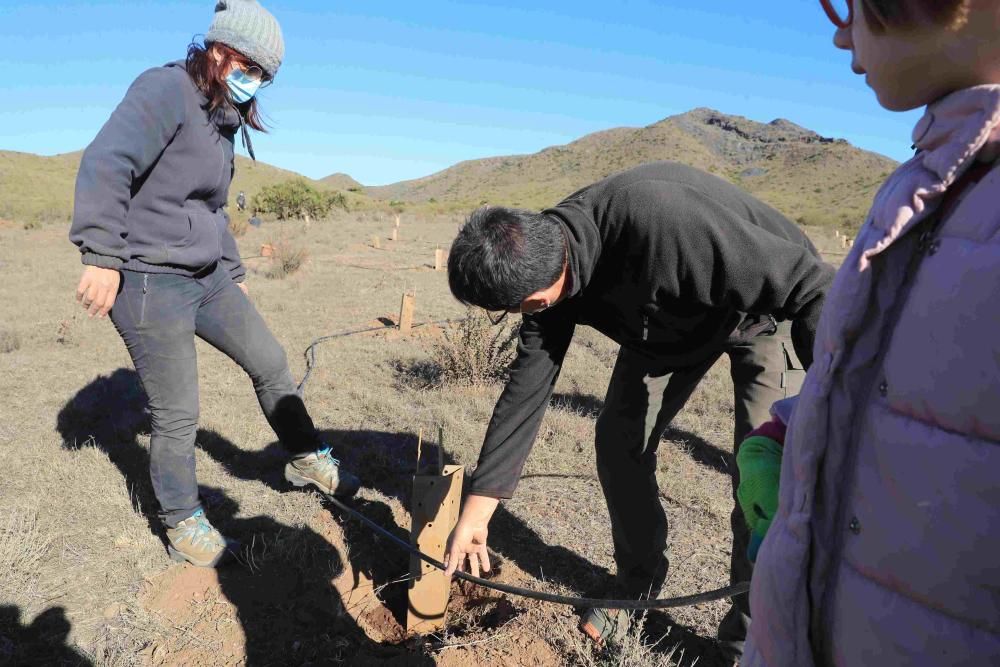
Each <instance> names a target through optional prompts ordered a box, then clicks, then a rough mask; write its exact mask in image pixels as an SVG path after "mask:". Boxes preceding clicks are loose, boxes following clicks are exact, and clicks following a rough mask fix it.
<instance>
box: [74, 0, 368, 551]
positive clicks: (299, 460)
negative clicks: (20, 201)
mask: <svg viewBox="0 0 1000 667" xmlns="http://www.w3.org/2000/svg"><path fill="white" fill-rule="evenodd" d="M284 50H285V49H284V41H283V39H282V35H281V29H280V27H279V25H278V22H277V21H276V20H275V18H274V17H273V16H272V15H271V14H270V13H268V12H267V11H266V10H265V9H264V8H263V7H261V6H260V4H258V3H257V2H256V0H220V1H219V2H218V3H217V4H216V9H215V18H214V20H213V22H212V26H211V28H210V29H209V31H208V34H207V35H206V37H205V43H204V46H202V45H199V44H192V45H191V46H190V47H189V48H188V55H187V60H186V61H179V62H174V63H170V64H168V65H165V66H163V67H156V68H153V69H151V70H148V71H146V72H144V73H143V74H142V75H141V76H139V78H138V79H136V81H135V82H134V83H133V84H132V86H131V87H130V88H129V90H128V92H127V93H126V95H125V99H124V100H123V101H122V102H121V104H120V105H119V106H118V108H117V109H116V110H115V111H114V113H113V114H112V115H111V118H110V119H109V120H108V122H107V123H106V124H105V125H104V127H103V128H102V129H101V131H100V133H99V134H98V135H97V138H96V139H94V141H93V143H91V144H90V146H89V147H88V148H87V150H86V151H85V152H84V155H83V160H82V162H81V164H80V172H79V175H78V176H77V183H76V203H75V211H74V214H73V225H72V229H71V230H70V239H71V240H72V241H73V243H75V244H76V245H77V246H78V247H79V248H80V252H81V255H82V258H83V264H84V265H85V268H84V271H83V277H82V278H81V279H80V285H79V287H78V288H77V300H78V301H80V302H81V303H82V304H83V307H84V308H86V309H87V312H88V313H89V314H90V315H91V316H94V315H97V316H99V317H104V316H105V315H107V314H108V313H109V312H110V314H111V321H112V322H114V325H115V327H116V328H117V330H118V333H119V334H120V335H121V337H122V340H123V341H124V342H125V345H126V347H127V348H128V351H129V354H130V355H131V357H132V361H133V363H134V364H135V368H136V371H137V372H138V373H139V377H140V378H141V380H142V384H143V387H144V388H145V390H146V393H147V394H148V396H149V408H150V412H151V414H152V437H151V441H150V475H151V477H152V482H153V488H154V490H155V493H156V498H157V500H158V501H159V505H160V508H159V509H160V516H161V518H162V520H163V523H164V525H165V527H166V536H167V539H168V541H169V551H170V554H171V555H172V556H173V557H174V558H175V559H179V560H186V561H188V562H191V563H193V564H195V565H199V566H214V565H216V564H217V563H219V561H220V560H221V559H222V558H223V557H224V556H225V554H226V552H227V551H228V548H227V541H226V540H225V539H224V538H223V537H222V535H220V534H219V532H218V531H217V530H216V529H215V528H213V527H212V525H211V524H210V523H209V521H208V519H207V518H206V516H205V514H204V512H203V510H202V504H201V500H200V499H199V497H198V483H197V480H196V478H195V458H194V445H195V433H196V431H197V428H198V366H197V360H196V357H195V337H196V336H197V337H199V338H201V339H203V340H205V341H206V342H208V343H210V344H211V345H213V346H214V347H216V348H218V349H219V350H221V351H222V352H224V353H225V354H226V355H228V356H229V357H231V358H232V359H233V360H234V361H236V363H238V364H239V365H240V366H242V367H243V369H244V370H246V372H247V374H249V376H250V378H251V380H252V381H253V386H254V389H255V391H256V392H257V398H258V400H259V401H260V406H261V409H262V410H263V411H264V415H265V416H266V417H267V420H268V423H269V424H270V425H271V427H272V428H273V429H274V431H275V433H276V434H277V435H278V438H279V439H280V440H281V443H282V444H283V445H284V446H285V448H286V449H287V450H288V452H289V454H290V457H291V460H290V461H289V463H288V465H286V466H285V478H286V479H287V480H288V481H289V482H291V483H292V484H294V485H295V486H304V485H312V486H315V487H316V488H318V489H320V490H322V491H324V492H326V493H336V494H345V495H349V494H353V493H355V492H356V491H357V489H358V484H359V483H358V479H357V478H356V477H355V476H353V475H351V474H350V473H348V472H346V471H344V470H342V469H341V468H340V466H339V462H338V461H337V460H336V459H335V458H333V457H332V456H331V454H330V448H329V447H328V446H326V445H325V444H323V443H322V442H321V441H320V436H319V434H318V433H317V431H316V428H315V427H314V426H313V421H312V419H311V418H310V417H309V414H308V412H307V411H306V409H305V406H304V405H303V403H302V399H301V398H300V397H299V395H298V393H297V392H296V384H295V382H294V380H293V379H292V374H291V372H290V371H289V369H288V362H287V360H286V357H285V352H284V350H283V349H282V348H281V345H280V344H279V343H278V341H277V340H275V338H274V336H273V335H272V334H271V332H270V331H269V330H268V328H267V325H266V324H265V323H264V320H263V319H262V318H261V316H260V314H259V313H258V312H257V310H256V309H255V308H254V306H253V304H252V303H251V302H250V300H249V299H248V298H247V288H246V283H245V282H244V279H245V278H246V270H245V269H244V267H243V265H242V264H241V262H240V256H239V252H238V250H237V247H236V242H235V241H234V240H233V237H232V235H231V234H230V233H229V231H228V229H227V223H228V217H227V215H226V212H225V210H224V208H223V207H224V206H225V203H226V198H227V193H228V190H229V184H230V181H231V180H232V176H233V169H234V157H233V156H234V141H235V137H236V135H237V133H240V134H242V137H243V142H244V145H245V146H246V147H247V149H248V150H249V152H250V155H251V157H252V156H253V149H252V146H251V144H250V136H249V133H248V131H247V128H250V129H254V130H262V129H263V125H262V124H261V120H260V112H259V109H258V104H257V100H256V98H255V94H256V92H257V90H258V89H259V88H260V87H262V86H265V85H267V84H269V83H271V81H272V80H273V79H274V76H275V75H276V74H277V72H278V67H279V66H280V65H281V60H282V57H283V55H284Z"/></svg>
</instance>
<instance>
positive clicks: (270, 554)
mask: <svg viewBox="0 0 1000 667" xmlns="http://www.w3.org/2000/svg"><path fill="white" fill-rule="evenodd" d="M458 222H459V218H458V217H441V218H433V219H414V218H412V217H410V216H407V215H404V216H403V222H402V228H401V230H400V235H401V240H400V241H399V242H391V241H389V240H388V236H389V231H390V228H391V226H392V222H391V216H389V215H386V214H379V213H375V212H364V213H360V214H359V213H351V214H346V213H344V214H339V216H337V217H334V218H332V219H329V220H324V221H319V222H314V223H313V224H312V225H311V226H310V227H309V228H308V229H306V228H305V227H304V226H303V225H302V224H301V223H286V224H285V225H284V227H282V226H281V225H279V224H278V223H269V224H265V226H264V227H263V228H261V229H253V228H251V229H249V230H248V231H247V232H246V234H245V235H244V236H243V237H242V238H241V239H240V245H241V247H242V249H243V254H244V255H246V256H251V255H257V254H259V250H260V246H261V245H262V244H263V243H266V242H270V241H278V240H282V239H284V240H285V241H287V242H289V243H292V244H294V245H296V246H298V247H301V248H305V249H306V250H307V251H308V258H307V260H306V262H305V264H304V265H303V266H302V267H301V268H300V269H299V270H298V271H297V272H295V273H294V274H292V275H290V276H288V277H286V278H284V279H282V280H277V279H271V278H267V277H266V274H267V271H268V268H269V267H268V266H267V264H266V262H267V260H261V259H254V260H248V263H249V264H250V265H251V267H252V270H253V273H252V274H251V275H250V278H249V283H248V284H249V287H250V291H251V297H252V299H253V300H254V302H255V303H256V305H257V307H258V308H259V309H260V310H261V312H262V313H263V314H264V316H265V317H266V319H267V320H268V321H269V323H270V325H271V327H272V329H273V330H274V332H275V334H276V335H277V336H278V338H279V339H280V340H281V342H282V343H283V344H284V345H285V348H286V350H287V351H288V353H289V357H290V361H291V366H292V369H293V372H294V373H295V374H296V375H297V376H299V377H301V376H302V374H303V372H304V362H303V358H302V351H303V350H304V349H305V348H306V346H307V345H308V344H309V342H310V341H311V340H312V339H314V338H316V337H317V336H320V335H323V334H325V333H329V332H335V331H340V330H346V329H352V328H362V327H365V326H376V325H378V324H379V323H380V322H388V321H394V320H395V319H396V318H397V314H398V308H399V301H400V295H401V294H402V293H403V292H404V291H406V290H409V291H413V292H415V293H416V298H417V321H418V322H420V321H426V320H437V319H441V318H449V317H454V318H459V317H462V316H463V315H464V314H465V311H464V309H462V308H461V307H460V306H459V305H458V304H456V303H455V302H454V301H453V300H452V298H451V297H450V295H449V293H448V290H447V286H446V279H445V274H444V273H437V272H434V271H433V270H432V264H433V257H434V253H433V250H434V248H435V247H436V246H437V245H442V246H444V247H447V244H448V242H449V241H450V239H451V238H452V237H453V235H454V233H455V230H456V225H457V223H458ZM0 225H3V226H0V275H2V276H3V279H4V294H5V301H6V305H7V313H8V316H7V317H6V318H5V321H4V323H3V324H2V325H0V377H3V378H4V381H3V382H4V390H3V399H2V402H0V413H2V414H0V469H2V470H3V471H4V479H3V483H2V484H0V663H3V662H4V660H11V659H12V658H11V657H12V656H14V655H15V654H17V655H21V656H22V657H25V658H28V659H29V660H30V661H34V662H35V663H37V664H55V663H57V662H58V661H59V660H65V661H66V662H67V664H74V662H77V663H81V664H87V663H91V662H92V663H94V664H99V665H132V664H154V665H161V664H178V665H195V666H197V665H238V664H250V665H266V664H276V665H277V664H351V665H367V664H393V665H409V664H441V665H472V664H477V665H518V664H522V665H536V664H566V663H569V664H579V665H598V664H600V665H604V664H622V665H658V664H682V665H692V664H695V663H697V664H699V665H702V666H711V665H716V664H721V663H720V662H719V660H718V658H717V656H716V654H715V648H714V644H713V642H712V641H711V639H709V638H710V637H711V636H712V635H713V633H714V628H715V626H716V624H717V622H718V620H719V619H720V617H721V615H722V614H723V613H724V610H725V608H726V605H725V604H724V603H715V604H710V605H705V606H701V607H695V608H686V609H679V610H676V611H671V612H670V613H669V614H667V613H660V612H657V613H651V614H650V615H649V616H648V618H647V619H646V623H645V631H644V632H642V633H634V634H633V635H632V636H631V637H630V638H629V640H628V642H626V644H625V645H623V646H619V647H612V648H611V649H610V650H608V651H604V652H595V651H593V650H592V649H591V648H590V647H589V646H588V645H587V644H585V643H584V641H583V640H582V639H581V637H580V636H579V635H578V633H577V632H576V631H575V625H576V616H575V615H574V613H573V611H572V610H571V609H568V608H563V607H557V606H553V605H548V604H540V603H534V602H531V601H526V600H523V599H517V598H508V597H507V596H503V595H494V594H493V593H491V592H484V591H479V590H471V591H462V590H460V589H459V588H458V586H454V587H453V596H452V604H451V613H450V628H449V631H448V632H447V633H446V634H444V635H443V636H440V637H431V638H427V641H425V642H423V643H420V642H416V643H415V642H409V643H407V642H405V641H404V637H403V635H402V629H401V627H400V624H399V620H398V619H400V618H402V617H403V615H404V614H405V610H404V600H405V595H406V583H405V580H404V578H405V576H406V574H407V568H408V565H407V558H406V557H404V556H403V555H402V554H400V553H398V552H397V551H396V550H395V549H394V548H393V547H391V546H389V545H387V544H385V543H384V542H383V541H380V540H378V539H377V538H374V537H373V536H372V535H371V534H370V533H369V532H368V531H367V530H365V529H364V528H361V527H359V526H358V525H356V524H354V523H352V522H351V521H350V520H349V519H346V518H344V517H340V516H338V515H337V513H336V512H331V511H330V510H329V509H328V508H326V507H324V505H323V503H322V502H321V501H320V498H319V497H318V496H317V495H315V494H311V493H302V492H294V491H289V490H288V489H286V488H285V486H284V484H283V481H282V477H281V469H282V465H283V458H282V455H281V453H280V450H279V448H278V446H277V445H276V443H275V438H274V435H273V434H272V432H271V431H270V430H269V428H268V427H267V424H266V423H265V421H264V419H263V417H262V416H261V415H260V413H259V411H258V408H257V405H256V402H255V398H254V395H253V392H252V390H251V387H250V383H249V380H248V379H247V378H246V376H245V375H244V374H243V373H242V371H240V369H238V368H237V367H236V366H235V365H234V364H233V363H232V362H230V360H229V359H227V358H225V357H223V356H222V355H221V354H219V353H218V352H216V351H214V350H212V349H210V348H208V347H207V346H204V345H201V347H200V348H199V354H200V357H199V361H200V377H201V405H202V419H201V430H200V432H199V435H198V445H199V447H198V451H197V464H198V470H199V480H200V483H201V485H202V493H203V495H204V498H205V501H206V505H207V512H208V514H209V516H210V517H211V519H212V520H213V522H215V524H216V525H217V526H218V527H219V528H220V529H221V530H222V531H223V532H225V533H226V534H228V535H230V536H232V537H235V538H238V539H240V540H242V542H243V544H244V551H243V553H242V556H241V560H240V562H238V563H235V564H233V565H231V566H230V567H228V568H225V569H223V570H220V571H219V572H217V573H216V572H213V571H205V570H198V569H196V568H193V567H190V566H186V565H177V564H172V563H171V562H170V561H169V560H168V558H167V556H166V553H165V551H164V548H163V545H162V544H161V542H160V539H159V537H158V535H157V534H158V531H157V530H156V529H155V526H156V520H155V515H154V503H153V499H152V496H151V490H150V486H149V481H148V475H147V461H148V458H147V447H148V443H149V436H148V430H147V424H146V418H145V416H144V414H143V405H144V399H143V395H142V392H141V389H140V388H139V387H138V384H137V381H136V376H135V374H134V372H133V371H132V370H131V365H130V362H129V359H128V356H127V355H126V352H125V348H124V346H123V344H122V343H121V341H120V340H119V338H118V336H117V335H116V334H115V332H114V330H113V327H112V326H111V324H110V322H109V321H106V320H105V321H92V320H88V319H86V318H85V317H84V316H83V315H82V313H81V312H80V311H79V310H78V307H77V306H76V304H75V303H74V301H73V290H74V288H75V285H76V281H77V279H78V276H79V272H80V264H79V261H78V259H77V253H76V251H75V249H74V248H73V247H72V246H71V245H70V244H69V243H68V242H67V241H66V238H65V233H66V230H65V229H64V227H63V226H62V225H49V226H44V227H42V228H40V229H31V230H25V229H23V227H22V225H20V224H11V223H7V224H3V223H0ZM828 233H829V232H822V233H819V232H817V242H818V243H819V245H820V246H821V247H823V248H828V249H832V248H833V247H834V245H835V244H834V239H833V238H832V237H827V236H824V235H825V234H828ZM373 235H379V236H380V237H381V239H382V240H381V245H382V249H381V250H375V249H373V248H371V247H369V242H370V239H371V237H372V236H373ZM831 259H835V258H834V257H833V256H831ZM441 340H442V338H441V335H440V331H439V330H436V329H435V328H433V327H421V328H418V329H416V330H415V331H414V332H413V335H411V336H410V337H406V338H401V337H399V336H398V335H397V334H396V333H394V332H392V331H386V332H380V333H377V334H366V335H361V336H355V337H352V338H345V339H341V340H338V341H334V342H332V343H329V344H327V345H325V346H323V347H321V348H320V349H319V351H318V360H319V367H318V368H317V370H316V371H315V373H314V375H313V377H312V379H311V381H310V384H309V385H308V387H307V390H306V401H307V404H308V406H309V407H310V409H311V411H312V414H313V416H314V418H315V420H316V422H317V425H318V426H319V428H320V429H322V430H323V432H324V434H325V435H326V437H327V438H328V440H329V441H330V442H331V443H332V444H333V445H334V447H335V451H336V454H337V455H338V456H340V458H341V459H342V460H343V461H344V462H345V463H346V465H348V466H350V467H351V468H352V469H355V470H357V471H358V472H359V473H360V474H361V476H362V478H363V480H364V482H365V485H366V488H365V489H364V490H363V491H362V493H361V494H360V498H359V500H358V501H357V504H358V506H359V507H361V508H363V510H364V511H365V512H366V513H367V514H369V515H370V516H372V517H373V518H375V519H377V520H378V521H380V522H381V523H383V524H384V525H387V526H390V527H392V528H393V529H394V530H395V531H396V532H397V533H399V534H400V535H405V534H406V531H407V530H408V527H409V520H408V514H407V511H406V507H407V494H408V487H409V476H410V475H411V474H412V472H413V469H414V464H415V460H414V459H415V451H416V447H415V445H416V433H417V432H418V431H419V430H420V429H423V430H424V432H425V433H428V434H430V433H436V432H437V427H438V426H439V425H440V426H442V427H443V428H444V430H445V433H446V438H445V439H446V442H445V446H446V450H447V457H448V459H449V460H452V461H456V462H459V463H462V464H465V465H467V466H471V465H473V464H474V463H475V461H476V456H477V453H478V449H479V445H480V443H481V441H482V437H483V433H484V430H485V428H486V424H487V422H488V420H489V417H490V414H491V410H492V406H493V403H494V401H495V400H496V398H497V395H498V393H499V391H500V388H499V386H497V385H492V386H461V385H447V384H446V385H444V386H438V385H437V384H436V369H435V368H434V366H433V363H432V361H431V351H432V349H433V347H434V346H435V345H436V344H438V343H439V342H440V341H441ZM615 353H616V348H615V346H614V345H613V344H612V343H610V342H609V341H607V340H606V339H604V338H603V337H601V336H600V335H598V334H596V333H595V332H592V331H590V330H587V329H583V330H581V331H580V332H579V334H578V335H577V338H576V340H575V341H574V344H573V346H572V348H571V350H570V353H569V358H568V360H567V363H566V366H565V369H564V372H563V374H562V377H561V379H560V381H559V384H558V387H557V392H556V397H555V399H554V401H553V406H552V408H551V409H550V411H549V412H548V414H547V416H546V419H545V422H544V425H543V427H542V430H541V434H540V436H539V439H538V442H537V445H536V447H535V449H534V452H533V454H532V456H531V458H530V459H529V461H528V465H527V469H526V478H525V479H524V481H523V482H522V483H521V486H520V490H519V493H518V494H517V496H516V497H515V499H514V500H513V501H511V502H508V503H505V504H504V505H503V508H502V510H501V511H500V512H499V514H498V516H497V518H496V520H495V521H494V523H493V525H492V533H491V546H492V547H493V549H494V550H495V551H496V553H497V554H498V556H499V558H500V560H501V564H500V567H499V573H498V575H497V576H498V577H499V578H500V579H501V580H503V581H507V582H512V583H517V584H520V585H529V586H532V587H537V588H541V589H545V590H551V591H561V592H565V593H575V594H583V593H596V594H600V593H601V590H600V587H601V583H602V582H603V581H604V580H605V576H606V573H607V570H608V568H611V567H613V562H612V556H611V540H610V536H609V530H608V518H607V512H606V509H605V506H604V501H603V498H602V496H601V493H600V489H599V486H598V484H597V482H596V480H595V479H594V474H595V470H594V455H593V446H592V437H593V427H594V416H595V414H596V413H597V411H598V410H599V409H600V407H601V401H602V397H603V395H604V391H605V388H606V384H607V381H608V378H609V376H610V372H611V368H612V365H613V362H614V359H615ZM731 392H732V386H731V382H730V381H729V379H728V374H727V369H726V366H725V362H722V363H720V365H719V366H718V367H717V368H715V369H714V370H713V371H712V372H711V374H710V375H709V377H708V378H707V380H706V381H705V382H704V383H703V384H702V386H701V387H700V388H699V390H698V391H697V393H696V394H695V396H694V397H693V399H692V400H691V402H690V404H689V405H688V406H687V408H686V409H685V410H684V411H683V412H682V413H681V415H680V416H679V418H678V419H677V420H676V423H675V424H674V427H673V429H672V430H671V431H669V432H668V434H667V435H666V437H665V440H664V442H663V443H662V445H661V448H660V465H659V473H658V476H659V479H660V482H661V487H662V489H663V503H664V506H665V508H666V511H667V514H668V516H669V519H670V522H671V537H670V540H671V549H672V556H671V563H672V570H671V575H670V578H669V580H668V582H667V586H666V591H665V593H666V594H667V595H678V594H686V593H691V592H695V591H699V590H704V589H708V588H714V587H717V586H720V585H723V584H725V583H727V581H728V573H727V564H728V562H729V540H728V516H729V510H730V495H729V493H730V492H729V481H728V479H727V470H728V468H729V466H731V465H732V461H731V460H730V457H729V455H728V453H727V452H728V451H729V449H730V447H731V428H732V406H731ZM652 644H655V646H651V645H652ZM18 651H21V652H22V653H16V652H18ZM28 651H30V653H27V654H26V653H25V652H28Z"/></svg>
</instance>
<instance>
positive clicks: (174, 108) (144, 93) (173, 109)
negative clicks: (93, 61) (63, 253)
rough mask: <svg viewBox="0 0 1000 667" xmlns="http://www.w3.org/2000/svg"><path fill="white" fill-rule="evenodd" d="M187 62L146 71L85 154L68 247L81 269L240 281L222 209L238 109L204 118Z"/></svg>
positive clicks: (204, 101) (203, 101)
mask: <svg viewBox="0 0 1000 667" xmlns="http://www.w3.org/2000/svg"><path fill="white" fill-rule="evenodd" d="M207 103H208V100H207V98H206V97H205V95H203V94H202V92H201V91H200V90H199V89H198V87H197V86H195V84H194V82H193V81H192V80H191V77H190V76H188V74H187V71H186V70H185V69H184V63H183V62H177V63H171V64H168V65H166V66H164V67H157V68H154V69H151V70H148V71H146V72H144V73H143V74H142V75H140V76H139V78H138V79H136V80H135V82H134V83H133V84H132V86H131V87H130V88H129V89H128V92H127V93H126V95H125V99H124V100H122V102H121V104H119V105H118V108H117V109H115V111H114V113H112V114H111V118H110V119H108V122H107V123H105V125H104V127H103V128H101V131H100V132H99V133H98V135H97V137H96V138H95V139H94V141H93V142H92V143H91V144H90V146H88V147H87V150H85V151H84V153H83V159H82V161H81V163H80V171H79V173H78V174H77V179H76V197H75V203H74V212H73V225H72V227H71V229H70V235H69V236H70V240H71V241H73V243H75V244H76V245H77V246H78V247H79V248H80V252H81V253H82V255H83V263H84V264H89V265H93V266H100V267H105V268H110V269H124V270H131V271H142V272H147V273H176V274H181V275H189V276H193V275H195V274H198V273H199V272H202V271H204V270H206V269H209V268H210V267H212V266H214V265H215V264H216V263H217V262H222V265H223V266H224V267H225V268H226V269H228V271H229V273H230V275H231V276H232V278H233V280H235V281H236V282H239V281H241V280H242V279H243V277H244V275H245V274H246V271H245V269H244V268H243V265H242V263H241V262H240V256H239V251H238V250H237V247H236V241H235V240H233V237H232V235H231V234H230V233H229V230H228V228H227V224H228V221H229V220H228V216H227V214H226V212H225V210H224V209H223V207H224V206H225V204H226V200H227V197H228V195H229V184H230V182H231V181H232V178H233V171H234V168H235V166H234V151H233V138H234V136H235V133H236V131H237V129H239V122H240V120H239V116H238V114H237V112H236V110H235V109H232V108H225V109H219V110H217V111H215V112H212V113H209V112H208V111H207V110H206V107H207Z"/></svg>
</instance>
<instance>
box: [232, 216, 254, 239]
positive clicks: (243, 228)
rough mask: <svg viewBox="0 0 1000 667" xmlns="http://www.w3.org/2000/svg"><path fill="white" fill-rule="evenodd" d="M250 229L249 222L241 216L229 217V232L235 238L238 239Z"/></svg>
mask: <svg viewBox="0 0 1000 667" xmlns="http://www.w3.org/2000/svg"><path fill="white" fill-rule="evenodd" d="M248 229H250V221H249V220H248V219H247V218H245V217H243V216H242V215H237V216H229V231H230V232H231V233H232V235H233V236H234V237H236V238H240V237H241V236H243V235H244V234H246V233H247V230H248Z"/></svg>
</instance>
